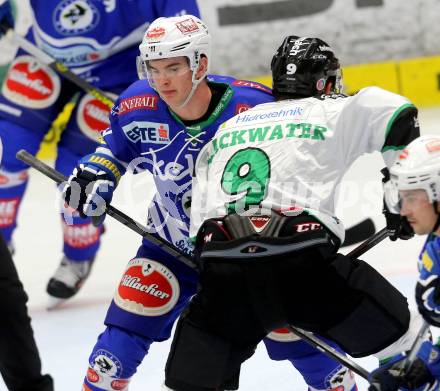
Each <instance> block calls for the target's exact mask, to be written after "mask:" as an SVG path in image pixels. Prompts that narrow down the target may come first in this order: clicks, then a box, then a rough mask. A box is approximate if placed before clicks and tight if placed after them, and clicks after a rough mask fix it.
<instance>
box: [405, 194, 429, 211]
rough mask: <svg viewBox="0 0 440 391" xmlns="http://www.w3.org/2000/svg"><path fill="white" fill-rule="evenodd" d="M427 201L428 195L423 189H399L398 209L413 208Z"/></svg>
mask: <svg viewBox="0 0 440 391" xmlns="http://www.w3.org/2000/svg"><path fill="white" fill-rule="evenodd" d="M427 203H429V197H428V194H427V193H426V191H425V190H423V189H415V190H400V191H399V207H400V209H401V210H402V209H405V208H411V209H415V208H417V207H419V206H421V205H422V204H427Z"/></svg>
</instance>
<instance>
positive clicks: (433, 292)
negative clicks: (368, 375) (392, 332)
mask: <svg viewBox="0 0 440 391" xmlns="http://www.w3.org/2000/svg"><path fill="white" fill-rule="evenodd" d="M385 189H386V194H387V198H386V199H387V204H388V206H389V207H390V208H392V209H394V210H395V211H396V212H398V211H400V214H401V215H402V216H405V217H406V218H407V220H408V222H409V224H410V225H411V227H412V228H413V230H414V232H415V233H416V234H418V235H428V237H427V239H426V242H425V244H424V246H423V248H422V251H421V253H420V257H419V262H418V268H419V272H420V275H419V280H418V282H417V285H416V302H417V306H418V309H419V312H420V314H421V315H422V316H423V318H424V319H425V321H426V322H428V323H429V324H431V325H433V326H436V327H440V204H439V202H440V136H438V135H424V136H421V137H419V138H417V139H416V140H414V141H413V142H412V143H410V144H409V145H408V146H407V148H406V149H405V150H403V151H402V153H401V154H400V156H399V157H398V158H397V160H396V162H395V163H394V165H393V166H392V167H391V169H390V180H389V182H388V185H387V184H386V186H385ZM439 342H440V341H437V344H435V345H432V344H431V343H430V342H424V343H423V344H422V347H421V348H420V351H419V352H418V353H417V357H418V358H417V359H416V361H415V362H414V364H413V366H412V367H410V368H409V369H408V371H407V372H406V373H404V372H401V371H396V367H398V366H399V365H401V363H402V360H403V359H404V358H405V356H403V355H400V356H397V357H393V358H391V360H390V361H389V362H386V363H384V364H383V365H382V367H379V369H378V370H376V371H375V372H373V374H372V384H373V385H372V386H371V388H370V390H372V391H375V390H378V391H394V390H397V389H401V390H403V389H411V390H420V391H421V390H430V391H437V390H440V347H439V345H440V344H439ZM393 374H394V375H393ZM399 387H400V388H399Z"/></svg>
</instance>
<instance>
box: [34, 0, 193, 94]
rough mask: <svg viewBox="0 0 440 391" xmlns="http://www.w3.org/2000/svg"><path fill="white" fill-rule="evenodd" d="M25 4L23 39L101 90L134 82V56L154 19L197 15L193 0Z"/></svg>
mask: <svg viewBox="0 0 440 391" xmlns="http://www.w3.org/2000/svg"><path fill="white" fill-rule="evenodd" d="M30 4H31V7H32V11H33V19H34V20H33V24H32V28H31V30H30V31H29V33H28V39H30V40H32V41H33V42H35V43H36V44H37V45H38V46H39V47H40V48H41V49H43V50H44V51H45V52H46V53H48V54H49V55H50V56H52V57H54V58H56V59H57V60H58V61H61V62H63V63H64V64H66V65H67V66H68V67H69V68H73V69H74V70H75V71H76V73H81V74H82V75H83V77H87V78H88V80H89V81H91V82H93V83H94V84H95V85H97V86H98V87H101V88H105V87H106V85H108V84H110V85H112V86H114V85H118V84H119V83H118V81H120V83H121V84H122V83H127V82H128V81H129V82H132V81H134V80H136V79H137V75H136V64H135V57H136V56H137V54H138V45H139V43H140V42H141V41H142V34H143V32H144V31H145V30H146V28H147V26H148V24H149V22H152V21H153V20H155V19H156V18H158V17H160V16H177V15H182V14H192V15H196V16H199V11H198V7H197V3H196V0H179V1H174V0H147V1H146V0H129V1H127V0H51V1H50V6H49V5H48V1H47V0H30ZM109 57H111V61H109V60H108V59H109ZM106 60H107V61H106ZM127 61H128V62H129V63H130V64H131V66H130V67H127V65H126V64H127ZM106 81H108V83H106ZM110 81H111V82H110Z"/></svg>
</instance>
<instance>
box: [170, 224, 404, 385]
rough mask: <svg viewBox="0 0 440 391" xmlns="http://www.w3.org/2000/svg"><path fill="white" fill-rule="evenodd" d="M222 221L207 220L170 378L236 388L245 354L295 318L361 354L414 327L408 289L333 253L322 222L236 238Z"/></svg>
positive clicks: (298, 324) (181, 382)
mask: <svg viewBox="0 0 440 391" xmlns="http://www.w3.org/2000/svg"><path fill="white" fill-rule="evenodd" d="M306 220H308V221H310V217H307V218H306V219H305V220H304V218H303V217H297V218H295V220H294V221H293V223H295V222H299V223H301V224H304V223H306ZM289 225H290V226H291V227H292V226H293V225H292V224H289ZM224 228H225V227H224V225H223V226H222V227H221V229H220V230H218V229H216V227H215V224H214V225H213V226H212V227H210V226H209V225H208V226H206V225H205V236H206V237H209V238H210V239H211V241H210V242H209V243H206V244H204V245H203V248H202V252H201V265H202V273H201V280H200V284H201V289H200V290H199V292H198V294H197V295H196V296H195V297H194V299H193V300H192V302H191V304H190V306H189V308H188V310H187V311H186V312H185V314H184V315H183V316H182V317H181V319H180V321H179V323H178V327H177V330H176V333H175V336H174V341H173V345H172V349H171V352H170V355H169V358H168V362H167V368H166V385H167V386H168V387H170V388H172V389H174V390H178V391H204V390H223V389H229V390H230V389H237V388H238V374H239V370H240V365H241V363H242V362H243V361H245V360H246V359H247V358H249V357H250V356H251V355H252V354H253V352H254V349H255V347H256V345H257V344H258V342H259V341H261V339H263V338H264V336H265V335H266V334H267V333H268V332H270V331H272V330H273V329H276V328H280V327H285V326H286V325H288V324H291V325H293V326H296V327H300V328H303V329H306V330H309V331H312V332H315V333H317V334H319V335H322V336H325V337H327V338H329V339H331V340H334V341H335V342H337V343H338V344H339V345H340V346H341V347H342V348H343V349H344V350H345V351H346V352H347V353H349V354H350V355H352V356H354V357H359V356H366V355H369V354H372V353H375V352H377V351H379V350H382V349H383V348H385V347H386V346H388V345H389V344H391V343H392V342H394V341H396V340H397V339H398V338H399V337H401V336H402V335H403V334H404V333H405V332H406V331H407V329H408V325H409V311H408V305H407V301H406V298H405V297H404V296H402V295H401V294H400V292H399V291H397V290H396V289H395V288H394V287H393V286H392V285H391V284H389V283H388V282H387V280H385V279H384V278H383V277H382V276H381V275H380V274H379V273H378V272H377V271H376V270H374V269H373V268H371V267H370V266H369V265H367V264H366V263H365V262H363V261H360V260H352V259H349V258H347V257H345V256H343V255H340V254H336V249H337V247H336V245H335V244H333V242H332V239H331V236H330V235H329V233H328V232H326V230H325V229H322V230H318V231H307V232H301V233H296V234H294V235H292V234H291V233H290V234H289V237H280V236H279V237H277V238H273V237H271V238H265V237H260V236H257V235H253V236H250V237H246V238H242V239H234V238H232V240H230V239H231V238H230V237H229V238H227V236H226V235H227V234H226V235H225V229H224ZM282 232H283V231H281V232H280V233H281V235H282ZM227 239H229V240H227ZM283 249H284V250H286V251H283ZM267 253H269V255H267Z"/></svg>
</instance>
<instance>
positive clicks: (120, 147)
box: [64, 16, 356, 391]
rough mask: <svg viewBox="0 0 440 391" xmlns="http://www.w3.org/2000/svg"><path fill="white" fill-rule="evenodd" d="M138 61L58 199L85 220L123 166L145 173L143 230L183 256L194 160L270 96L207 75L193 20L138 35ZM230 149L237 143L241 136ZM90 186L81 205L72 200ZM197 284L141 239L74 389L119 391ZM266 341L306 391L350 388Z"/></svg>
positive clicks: (349, 382) (313, 362)
mask: <svg viewBox="0 0 440 391" xmlns="http://www.w3.org/2000/svg"><path fill="white" fill-rule="evenodd" d="M140 52H141V55H140V58H139V61H138V65H139V73H140V76H141V80H140V81H137V82H136V83H134V84H132V85H131V86H130V87H129V88H128V89H127V90H126V91H124V92H123V93H122V94H121V96H120V97H119V98H118V100H117V102H116V105H115V107H114V109H113V110H112V113H111V116H110V127H109V128H108V129H107V130H105V131H103V132H102V136H103V143H102V145H101V146H100V147H99V148H97V149H96V151H95V152H93V153H92V154H90V155H88V156H85V157H84V158H82V159H81V160H80V161H79V164H78V165H77V167H76V168H75V170H74V171H73V174H72V175H71V176H70V178H69V181H68V184H67V185H66V188H65V191H64V197H65V200H66V202H68V203H69V202H71V205H72V207H75V208H77V209H78V210H79V211H80V213H81V214H82V215H90V214H93V213H94V212H95V209H96V207H97V204H98V203H99V201H98V200H100V201H102V199H104V200H105V201H106V202H109V201H110V200H111V198H112V193H113V191H114V190H115V188H116V186H117V184H118V181H119V178H120V177H121V176H122V175H123V174H124V172H125V171H126V169H127V168H128V167H129V166H130V165H131V169H135V170H148V171H150V172H151V173H152V175H153V179H154V183H155V186H156V190H157V192H156V195H155V196H154V198H153V200H152V202H151V205H150V207H149V217H148V227H149V228H150V229H151V232H154V233H155V234H158V235H160V236H161V237H162V238H164V239H166V240H167V241H168V242H169V243H171V244H173V245H174V246H175V247H177V248H178V249H179V250H180V251H182V252H184V253H186V254H188V255H191V254H192V251H193V246H192V243H191V242H189V239H188V229H189V212H190V205H191V187H192V173H193V170H194V164H195V161H196V157H197V155H198V153H199V151H200V150H201V148H202V147H203V146H204V145H205V144H206V143H207V142H208V141H209V140H210V139H211V138H212V137H213V135H214V134H215V132H216V130H217V128H218V127H219V126H220V125H221V124H222V123H223V122H224V121H225V120H226V119H228V118H231V117H232V116H234V115H235V114H237V113H241V112H243V111H244V110H247V109H248V108H250V107H253V106H254V105H256V104H258V103H264V102H271V101H272V100H273V97H272V95H271V91H270V89H268V88H267V87H264V86H262V85H260V84H258V83H253V82H249V81H243V80H236V79H233V78H231V77H224V76H209V77H207V76H206V75H207V72H208V63H209V59H210V35H209V34H208V31H207V29H206V26H205V25H204V24H203V23H202V22H201V21H200V20H199V19H198V18H196V17H194V16H191V17H189V16H184V17H178V18H161V19H158V20H156V21H155V22H154V23H153V24H151V25H150V27H149V29H148V30H147V32H146V34H145V35H144V39H143V42H142V43H141V45H140ZM145 78H147V79H148V81H149V83H148V82H147V80H145ZM149 84H150V85H151V86H150V85H149ZM229 142H232V143H234V142H235V143H239V142H241V136H240V134H236V135H234V136H233V137H232V138H231V139H230V140H229ZM91 183H92V186H93V191H92V192H91V193H90V194H89V195H88V196H86V195H85V192H81V194H80V195H79V194H78V193H79V192H78V191H77V190H80V189H85V188H87V187H88V186H89V185H90V184H91ZM74 199H76V201H78V202H77V203H76V204H75V202H74ZM96 217H98V216H96ZM101 218H103V216H102V217H101ZM257 223H258V222H256V224H257ZM197 283H198V274H197V273H196V271H194V270H193V269H192V268H190V267H189V266H187V265H185V264H184V263H182V262H181V261H179V260H178V259H176V258H174V257H172V256H170V255H168V254H167V253H165V252H164V251H163V250H161V249H160V248H158V247H157V246H156V245H153V244H151V243H149V242H148V241H147V240H144V241H143V242H142V245H141V246H140V247H139V250H138V252H137V254H136V255H135V257H134V258H133V259H131V260H130V261H129V262H128V265H127V267H126V270H125V272H124V273H123V276H122V278H121V280H120V283H119V286H118V288H117V290H116V292H115V296H114V299H113V301H112V303H111V305H110V308H109V310H108V313H107V316H106V319H105V324H106V326H107V327H106V329H105V331H104V332H103V333H102V334H101V335H100V336H99V338H98V341H97V343H96V345H95V346H94V348H93V351H92V354H91V355H90V358H89V369H88V372H87V376H86V378H85V381H84V386H83V389H84V390H113V389H116V387H118V388H117V389H120V390H126V389H127V388H128V383H129V381H130V379H131V378H132V376H133V375H134V374H135V372H136V369H137V367H138V365H139V364H140V363H141V361H142V360H143V358H144V356H145V355H146V354H147V353H148V350H149V347H150V346H151V344H152V343H153V342H160V341H164V340H166V339H168V338H169V336H170V333H171V329H172V326H173V324H174V322H175V320H176V318H177V317H178V316H179V315H180V313H181V312H182V311H183V309H184V308H185V307H186V305H187V303H188V301H189V299H190V297H192V296H193V295H194V294H195V292H196V290H197ZM271 338H272V339H271V340H270V342H269V339H267V342H268V345H267V347H268V352H269V355H270V357H271V358H273V359H275V360H284V359H288V360H289V361H290V362H292V364H293V365H294V366H295V367H296V368H297V369H298V370H299V371H300V372H301V374H302V375H303V377H304V379H305V381H306V383H307V384H308V385H309V389H310V390H314V391H316V390H331V389H335V388H338V387H343V388H344V389H345V390H350V391H351V390H355V389H356V385H355V381H354V377H353V375H352V373H351V372H350V371H348V370H347V369H345V368H343V367H342V366H341V365H339V364H338V363H336V362H334V361H333V360H331V359H329V358H327V357H326V356H325V355H323V354H322V353H320V352H319V351H317V350H316V349H314V348H311V347H310V346H308V345H307V344H306V343H305V342H303V341H298V340H297V339H296V340H295V338H293V337H292V335H291V334H290V335H289V334H287V333H285V332H283V330H280V331H279V332H277V333H273V334H272V335H271ZM335 347H336V346H335Z"/></svg>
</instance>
